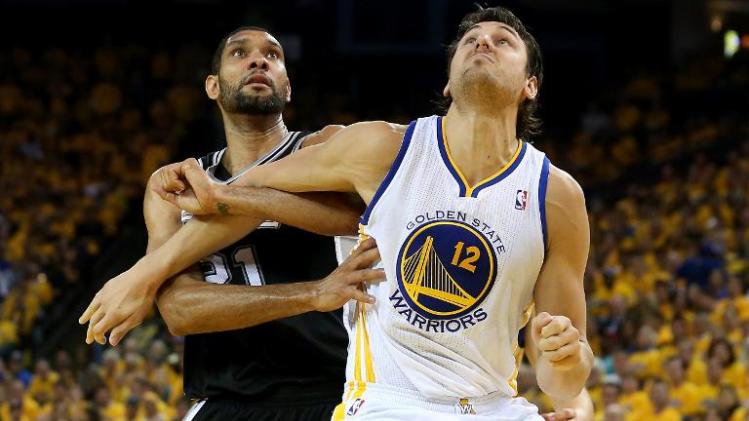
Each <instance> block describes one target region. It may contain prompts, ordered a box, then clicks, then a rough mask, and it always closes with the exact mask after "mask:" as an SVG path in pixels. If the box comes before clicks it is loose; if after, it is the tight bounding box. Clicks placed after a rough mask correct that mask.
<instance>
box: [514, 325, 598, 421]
mask: <svg viewBox="0 0 749 421" xmlns="http://www.w3.org/2000/svg"><path fill="white" fill-rule="evenodd" d="M531 333H532V332H531V329H526V330H525V353H526V355H527V356H528V361H529V362H530V363H531V366H532V367H533V368H534V369H535V368H536V357H537V356H538V349H537V348H536V344H535V342H533V335H532V334H531ZM550 398H551V400H552V403H553V405H554V412H550V413H545V414H541V416H542V417H543V418H544V420H546V421H568V420H574V421H593V415H594V412H593V399H591V398H590V394H589V393H588V389H587V388H583V390H582V391H580V393H579V394H578V395H577V396H575V397H574V398H572V399H567V400H560V399H555V398H554V397H553V396H550Z"/></svg>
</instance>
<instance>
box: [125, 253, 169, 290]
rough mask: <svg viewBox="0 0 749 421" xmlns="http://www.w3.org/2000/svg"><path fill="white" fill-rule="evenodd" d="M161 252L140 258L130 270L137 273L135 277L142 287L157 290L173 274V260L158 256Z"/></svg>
mask: <svg viewBox="0 0 749 421" xmlns="http://www.w3.org/2000/svg"><path fill="white" fill-rule="evenodd" d="M157 254H159V253H156V252H154V253H150V254H147V255H145V256H143V257H142V258H140V260H138V262H137V263H135V265H133V267H132V268H130V271H131V272H133V273H134V274H135V276H133V279H135V280H136V282H139V283H141V287H142V288H144V289H146V290H147V291H150V292H154V293H155V292H156V291H157V290H158V289H159V287H160V286H161V284H162V283H163V280H165V279H167V278H168V277H170V276H171V273H169V269H170V268H171V266H172V264H171V263H172V260H170V259H168V258H158V256H156V255H157Z"/></svg>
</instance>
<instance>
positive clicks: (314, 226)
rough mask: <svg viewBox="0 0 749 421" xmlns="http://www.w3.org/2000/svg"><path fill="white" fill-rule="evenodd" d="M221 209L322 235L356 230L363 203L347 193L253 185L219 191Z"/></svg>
mask: <svg viewBox="0 0 749 421" xmlns="http://www.w3.org/2000/svg"><path fill="white" fill-rule="evenodd" d="M216 202H217V203H218V204H219V205H218V206H219V210H223V211H224V212H226V213H229V214H232V215H245V216H251V217H254V218H258V219H265V220H274V221H278V222H280V223H282V224H286V225H291V226H293V227H297V228H300V229H303V230H305V231H310V232H314V233H317V234H323V235H347V234H354V233H356V232H357V226H358V221H359V216H361V214H362V211H363V210H364V209H363V204H361V203H360V202H358V201H355V200H354V199H353V198H352V197H350V196H349V195H347V194H344V193H301V194H293V193H287V192H284V191H280V190H275V189H270V188H263V187H252V186H239V185H237V186H234V185H227V186H222V187H221V188H220V189H219V190H218V192H217V198H216Z"/></svg>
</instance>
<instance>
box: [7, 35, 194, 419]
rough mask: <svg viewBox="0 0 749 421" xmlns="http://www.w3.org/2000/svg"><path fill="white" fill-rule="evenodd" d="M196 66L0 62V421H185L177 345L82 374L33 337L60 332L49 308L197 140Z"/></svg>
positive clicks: (172, 59)
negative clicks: (187, 142)
mask: <svg viewBox="0 0 749 421" xmlns="http://www.w3.org/2000/svg"><path fill="white" fill-rule="evenodd" d="M190 60H192V56H191V55H190V54H187V53H183V54H180V53H177V54H174V53H171V54H169V53H165V52H160V51H149V50H146V49H143V48H140V47H123V48H119V49H102V50H98V51H95V52H87V53H82V52H74V51H71V50H62V49H51V50H46V51H42V52H38V51H32V50H24V49H15V50H12V51H8V52H3V53H2V54H0V61H2V63H0V139H2V141H1V142H0V156H2V157H3V163H2V165H0V191H2V192H3V194H2V195H0V358H2V360H0V362H2V363H3V364H0V420H3V421H5V420H46V419H49V420H68V419H69V420H85V419H109V420H140V419H143V420H146V419H147V420H156V419H163V420H167V419H172V418H173V417H174V416H176V415H177V414H176V412H178V410H177V406H176V403H177V402H178V401H179V399H180V398H181V377H180V375H179V353H176V354H175V353H173V350H172V349H171V347H166V345H165V344H167V343H169V344H171V342H163V341H156V342H153V344H152V345H147V344H143V345H142V346H138V345H137V343H136V342H129V343H128V345H126V346H125V347H124V349H123V350H120V351H116V350H109V351H107V352H105V353H104V354H103V355H97V356H96V358H94V359H93V361H87V360H91V359H92V357H91V356H90V355H89V354H88V353H84V356H83V357H81V358H80V361H78V363H77V364H75V365H73V364H71V359H70V357H69V356H68V354H66V353H61V354H58V355H57V358H56V359H55V360H54V361H53V362H52V363H51V364H50V362H48V361H45V360H43V359H38V358H36V356H35V355H34V353H33V351H34V349H35V348H37V345H39V344H41V343H43V342H44V340H45V338H44V337H40V336H41V333H40V332H39V331H38V330H37V329H38V328H39V326H40V325H41V324H43V323H44V322H46V323H52V324H54V323H55V322H58V323H59V322H62V321H55V320H45V313H46V311H47V310H48V309H49V308H50V307H51V305H52V304H53V303H54V302H58V301H60V300H62V299H64V298H69V297H66V293H67V294H69V293H70V291H77V290H76V289H75V288H74V287H75V286H76V285H79V284H81V283H83V284H84V286H85V285H87V284H90V283H91V279H90V277H91V272H92V270H93V268H94V266H95V264H96V262H97V259H98V258H99V257H100V256H101V254H102V253H103V252H104V251H106V247H107V243H108V242H109V241H110V240H112V239H113V238H115V237H116V235H117V234H119V233H121V232H123V231H124V230H126V229H127V227H123V226H121V223H122V221H123V217H124V215H125V213H126V212H127V211H128V209H129V208H137V207H138V205H137V204H138V203H139V201H140V198H141V197H142V194H143V189H144V186H145V182H146V181H147V179H148V176H149V175H150V174H151V173H152V172H153V171H154V170H155V169H156V168H158V166H159V165H161V164H162V163H164V162H166V161H168V160H169V159H170V158H171V157H172V156H173V155H174V153H175V150H176V149H177V147H178V145H179V142H180V141H181V140H182V139H183V138H184V137H185V136H186V133H187V132H188V131H189V128H190V124H191V122H192V121H193V120H194V119H195V118H196V113H197V112H198V111H199V110H200V107H199V106H197V105H196V104H197V103H198V101H201V100H202V95H203V93H202V92H201V89H200V87H201V85H200V84H199V83H198V82H199V81H200V80H202V77H203V75H202V74H200V73H198V71H197V70H195V69H197V67H196V66H195V65H194V63H192V62H191V61H190ZM63 328H64V327H63ZM147 330H148V329H147ZM150 337H151V338H154V337H157V332H156V333H154V332H152V333H151V335H150ZM81 340H82V339H81ZM75 342H78V343H80V341H75ZM167 356H169V358H167ZM89 362H90V363H92V364H89Z"/></svg>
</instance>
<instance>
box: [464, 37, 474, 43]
mask: <svg viewBox="0 0 749 421" xmlns="http://www.w3.org/2000/svg"><path fill="white" fill-rule="evenodd" d="M474 42H476V37H468V38H466V42H465V44H471V43H474Z"/></svg>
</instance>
